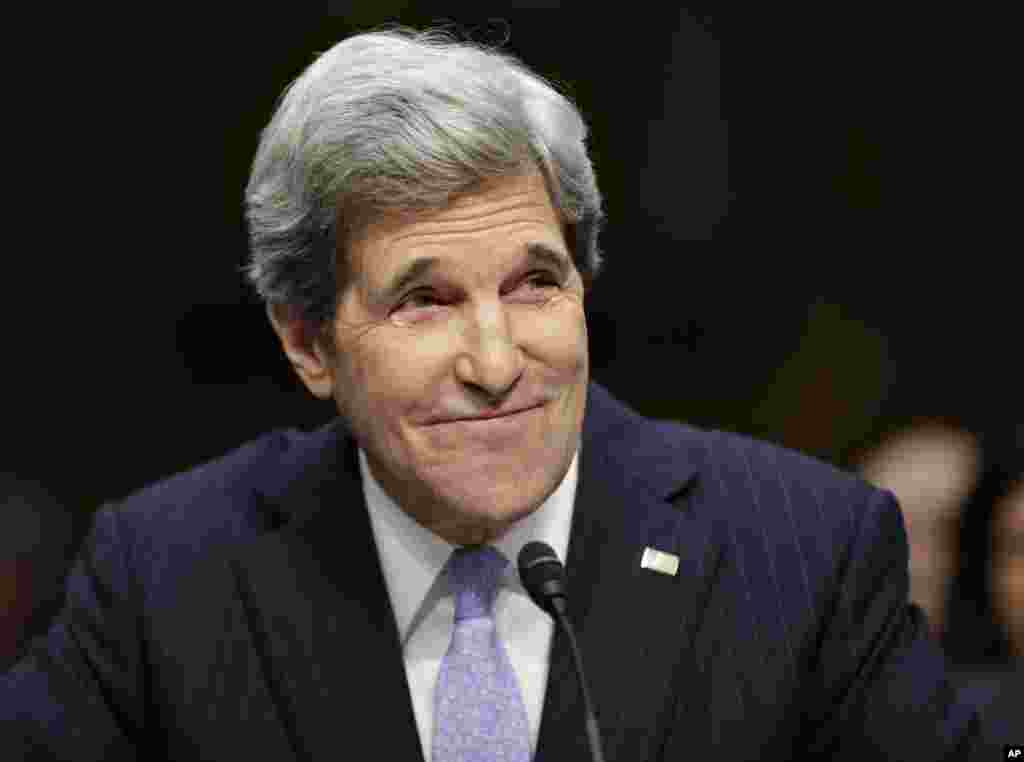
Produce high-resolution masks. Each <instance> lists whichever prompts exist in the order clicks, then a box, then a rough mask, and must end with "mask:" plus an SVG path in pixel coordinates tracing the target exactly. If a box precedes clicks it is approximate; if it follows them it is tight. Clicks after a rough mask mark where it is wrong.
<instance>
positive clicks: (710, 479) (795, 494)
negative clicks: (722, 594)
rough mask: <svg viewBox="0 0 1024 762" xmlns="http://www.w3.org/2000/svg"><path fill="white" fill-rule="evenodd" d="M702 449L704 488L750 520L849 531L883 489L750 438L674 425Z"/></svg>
mask: <svg viewBox="0 0 1024 762" xmlns="http://www.w3.org/2000/svg"><path fill="white" fill-rule="evenodd" d="M676 431H677V436H679V437H680V438H681V439H685V440H686V441H687V442H688V443H689V444H688V447H689V448H690V450H691V451H693V452H699V456H698V457H699V458H700V465H699V469H700V472H701V476H702V479H701V483H702V490H701V491H702V492H703V493H704V494H705V495H706V496H707V497H708V498H709V499H713V500H721V501H724V504H727V505H729V506H730V508H731V510H730V511H729V512H728V513H729V515H730V516H732V517H734V518H739V517H740V516H743V515H747V516H748V517H749V518H750V520H751V521H755V522H757V523H761V522H763V521H769V522H771V521H776V520H778V521H782V519H785V522H784V523H788V522H789V521H801V520H804V519H813V520H814V522H815V523H816V522H818V521H824V522H825V523H829V524H831V523H833V522H836V521H838V522H841V523H843V524H845V525H846V526H847V530H848V531H854V529H855V526H856V525H857V524H859V523H860V520H861V518H862V516H861V513H862V512H863V511H864V510H865V508H866V506H867V504H868V503H869V501H871V500H872V499H876V498H878V497H879V495H880V494H881V491H880V490H878V489H877V488H875V487H874V486H872V485H871V484H869V483H868V482H867V481H865V480H864V479H862V478H860V477H859V476H858V475H856V474H854V473H850V472H848V471H844V470H842V469H840V468H838V467H836V466H834V465H832V464H830V463H827V462H825V461H823V460H821V459H819V458H816V457H813V456H810V455H807V454H805V453H802V452H799V451H796V450H792V449H788V448H786V447H783V446H780V445H778V444H775V443H772V442H768V441H764V440H760V439H755V438H753V437H751V436H748V435H744V434H738V433H734V432H727V431H719V430H706V431H705V430H700V429H694V428H693V427H689V426H687V427H682V428H678V429H676Z"/></svg>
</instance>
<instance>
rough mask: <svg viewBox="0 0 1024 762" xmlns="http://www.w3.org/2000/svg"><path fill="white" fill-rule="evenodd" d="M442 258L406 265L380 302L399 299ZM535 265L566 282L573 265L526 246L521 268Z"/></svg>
mask: <svg viewBox="0 0 1024 762" xmlns="http://www.w3.org/2000/svg"><path fill="white" fill-rule="evenodd" d="M442 261H443V260H442V259H441V258H440V257H418V258H417V259H414V260H412V261H411V262H409V264H407V265H405V266H404V267H403V268H402V269H401V270H399V271H398V274H397V275H395V276H394V277H393V278H392V279H391V282H390V283H389V284H388V285H387V286H385V287H384V288H383V289H382V290H381V292H380V301H382V302H390V301H392V300H393V299H397V298H398V297H399V296H400V295H401V294H402V292H403V291H404V290H405V289H406V288H408V287H409V286H410V285H412V284H413V283H415V282H417V281H419V280H421V279H423V278H424V277H426V276H427V275H428V274H430V273H431V272H432V271H434V270H436V269H437V268H438V267H439V266H440V265H441V263H442ZM535 265H549V266H551V267H553V268H554V269H555V270H557V271H558V276H559V279H560V280H565V278H566V276H567V275H568V274H569V269H570V268H571V267H572V264H571V263H570V262H569V259H568V258H567V257H566V255H565V254H562V253H561V252H560V251H558V250H557V249H553V248H551V247H550V246H547V245H546V244H543V243H530V244H527V245H526V256H525V257H523V259H522V260H521V261H520V263H519V267H520V268H526V267H533V266H535Z"/></svg>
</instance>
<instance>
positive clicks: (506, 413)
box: [434, 403, 543, 425]
mask: <svg viewBox="0 0 1024 762" xmlns="http://www.w3.org/2000/svg"><path fill="white" fill-rule="evenodd" d="M540 407H543V403H541V404H539V405H531V406H530V407H520V408H516V409H514V410H501V411H496V412H492V413H484V414H482V415H477V416H471V417H465V418H447V419H445V420H441V421H434V424H435V425H436V424H442V423H480V422H483V421H493V420H499V419H502V418H512V417H513V416H517V415H519V414H521V413H528V412H529V411H531V410H536V409H538V408H540Z"/></svg>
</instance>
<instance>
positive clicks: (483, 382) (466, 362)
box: [455, 305, 524, 402]
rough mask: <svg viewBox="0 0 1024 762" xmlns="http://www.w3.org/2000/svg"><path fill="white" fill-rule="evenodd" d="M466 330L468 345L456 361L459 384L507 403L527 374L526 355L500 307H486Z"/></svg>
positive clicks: (480, 308)
mask: <svg viewBox="0 0 1024 762" xmlns="http://www.w3.org/2000/svg"><path fill="white" fill-rule="evenodd" d="M471 323H472V324H471V325H469V326H468V327H467V329H466V330H465V332H464V333H465V342H464V343H463V347H462V348H461V349H460V352H459V354H458V356H457V357H456V358H455V375H456V377H457V378H458V380H459V381H461V382H462V383H463V384H466V385H467V386H470V387H472V388H473V389H474V391H477V392H479V393H481V394H482V395H484V396H486V397H487V398H489V401H491V402H497V401H500V400H501V399H503V398H504V397H505V396H506V395H507V394H508V392H509V391H510V390H511V389H512V388H513V387H514V386H515V384H516V381H517V380H518V379H519V377H520V376H521V375H522V374H523V367H524V360H523V353H522V350H521V349H520V347H519V346H518V344H517V343H516V341H515V339H514V337H513V335H512V332H511V331H510V329H509V324H508V315H507V314H506V313H505V311H504V309H503V308H502V307H500V306H497V307H494V306H488V305H482V306H480V307H479V308H478V309H477V310H476V315H475V319H474V320H473V321H471Z"/></svg>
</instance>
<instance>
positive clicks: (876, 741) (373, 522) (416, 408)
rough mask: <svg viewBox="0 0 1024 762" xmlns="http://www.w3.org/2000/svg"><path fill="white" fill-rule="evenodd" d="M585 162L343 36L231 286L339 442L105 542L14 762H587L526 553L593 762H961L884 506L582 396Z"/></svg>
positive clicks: (23, 680)
mask: <svg viewBox="0 0 1024 762" xmlns="http://www.w3.org/2000/svg"><path fill="white" fill-rule="evenodd" d="M585 133H586V131H585V127H584V125H583V122H582V120H581V118H580V116H579V115H578V113H577V112H576V111H575V109H574V108H573V107H572V106H571V104H569V103H568V102H567V101H566V100H565V99H563V98H562V97H561V96H559V95H558V94H557V93H555V92H554V91H553V90H552V89H551V88H550V87H548V86H547V85H546V84H544V83H543V82H542V81H541V80H540V79H538V78H536V77H535V76H533V75H532V74H530V73H529V72H528V71H527V70H526V69H525V68H523V67H522V66H520V65H519V64H517V63H515V62H514V61H513V60H511V59H509V58H505V57H502V56H500V55H498V54H497V53H494V52H490V51H483V50H478V49H475V48H473V47H471V46H467V45H455V44H449V42H447V41H446V40H445V39H444V38H443V37H442V36H440V35H437V34H424V35H415V34H411V33H405V32H397V31H396V32H390V33H383V34H367V35H360V36H356V37H353V38H351V39H349V40H347V41H344V42H342V43H340V44H339V45H337V46H335V47H334V48H333V49H331V50H330V51H328V52H327V53H325V54H324V55H322V56H321V57H320V58H319V59H318V60H317V61H316V62H315V63H314V64H313V65H312V66H310V68H309V69H308V70H307V71H306V72H305V73H304V74H303V75H302V76H301V77H300V78H299V79H298V80H297V81H296V82H295V83H294V84H293V85H292V87H291V88H290V89H289V91H288V92H287V95H286V97H285V98H284V99H283V100H282V102H281V103H280V105H279V108H278V110H277V112H276V114H275V115H274V117H273V119H272V121H271V122H270V124H269V126H268V127H267V129H266V130H265V131H264V134H263V138H262V142H261V145H260V147H259V150H258V153H257V156H256V159H255V162H254V166H253V171H252V177H251V180H250V184H249V187H248V191H247V205H248V215H249V222H250V228H251V234H252V264H251V267H250V269H249V275H250V277H251V279H252V280H253V282H254V283H255V285H256V287H257V289H258V291H259V293H260V294H261V295H262V296H263V297H264V298H265V299H266V302H267V305H268V314H269V317H270V320H271V322H272V323H273V326H274V329H275V330H276V332H277V334H278V336H279V337H280V340H281V343H282V346H283V348H284V351H285V353H286V355H287V356H288V358H289V359H290V361H291V363H292V364H293V366H294V368H295V370H296V372H297V373H298V375H299V377H300V378H301V379H302V381H303V382H304V384H305V385H306V386H307V387H308V388H309V390H310V391H311V392H312V393H313V394H315V395H317V396H319V397H322V398H333V399H334V400H335V402H336V403H337V407H338V410H339V412H340V416H339V418H338V420H337V421H336V422H335V423H333V424H331V425H329V426H326V427H324V428H323V429H321V430H319V431H316V432H313V433H300V432H296V431H287V432H276V433H273V434H270V435H268V436H266V437H264V438H261V439H259V440H257V441H255V442H253V443H250V444H248V445H246V446H244V447H242V448H240V449H239V450H237V451H235V452H233V453H231V454H229V455H227V456H225V457H224V458H222V459H220V460H217V461H214V462H211V463H208V464H205V465H203V466H200V467H198V468H196V469H194V470H192V471H189V472H187V473H185V474H182V475H179V476H177V477H174V478H172V479H169V480H167V481H164V482H162V483H160V484H157V485H154V486H152V487H149V488H147V489H145V490H142V491H141V492H139V493H137V494H135V495H133V496H131V497H129V498H127V499H126V500H124V501H122V502H121V503H120V504H118V505H111V506H107V507H105V508H104V509H102V510H101V511H100V512H99V514H98V515H97V517H96V521H95V526H94V529H93V533H92V536H91V538H90V540H89V543H88V544H87V547H86V550H85V551H84V552H83V554H82V556H81V558H80V560H79V562H78V564H77V566H76V569H75V572H74V573H73V575H72V577H71V579H70V581H69V583H68V605H67V608H66V610H65V611H64V612H63V614H62V615H61V617H60V618H59V619H58V621H57V622H56V624H55V625H54V628H53V629H52V631H51V632H50V633H49V635H48V636H47V637H46V638H45V639H44V640H41V641H40V642H37V643H36V644H35V645H34V647H33V648H32V649H31V651H30V652H29V653H28V654H27V656H26V658H25V659H24V660H23V661H22V663H21V664H20V665H18V666H17V667H16V669H15V670H13V671H12V672H11V673H10V674H9V675H7V676H6V677H5V678H4V682H3V683H0V705H2V707H3V709H2V712H3V721H4V723H5V730H4V732H5V733H6V734H7V737H8V738H9V740H10V743H11V744H12V745H13V748H15V749H16V750H17V751H18V752H21V753H23V754H25V755H26V756H28V755H30V754H31V753H32V752H34V751H38V752H39V756H40V758H51V757H54V756H55V757H58V758H64V759H114V758H121V757H130V756H133V755H135V754H138V755H139V756H140V757H143V758H146V759H150V758H159V757H167V758H169V759H175V760H179V759H198V758H202V759H235V758H248V757H255V758H258V759H292V758H299V759H339V758H341V759H347V758H373V759H383V760H406V759H420V758H422V759H425V760H430V761H431V762H443V760H452V759H465V758H476V759H486V758H490V756H491V752H492V751H493V750H497V749H498V748H499V747H500V749H501V750H502V751H503V752H504V751H507V750H510V749H511V750H512V751H510V752H509V753H508V754H507V755H504V756H503V757H502V758H513V759H527V758H530V757H531V756H532V758H534V759H537V760H558V761H559V762H563V761H565V760H584V759H590V751H589V749H588V746H587V740H586V738H587V736H586V734H585V733H584V731H583V728H584V725H583V723H584V717H583V710H582V700H581V692H580V688H579V684H578V682H577V680H576V677H575V676H574V674H573V670H572V662H571V659H570V652H569V650H568V643H567V641H566V639H565V637H564V635H563V634H562V633H561V632H559V633H555V632H554V627H553V625H552V622H551V620H550V619H549V618H548V617H547V615H546V614H544V613H543V612H542V611H541V610H540V609H539V608H538V607H537V606H535V605H533V603H532V602H531V601H530V600H529V599H528V597H527V596H526V595H525V594H524V592H523V590H522V588H521V586H520V583H519V580H518V577H517V575H516V574H515V571H514V566H515V559H516V557H517V555H518V553H519V550H520V548H522V547H523V545H524V544H525V543H527V542H528V541H531V540H542V541H544V542H547V543H549V544H550V545H551V546H552V547H553V548H554V549H555V551H556V553H557V554H558V555H559V556H560V557H561V558H563V559H565V561H566V568H567V573H568V585H569V590H570V603H569V607H570V618H571V620H572V621H573V623H574V624H575V627H576V629H577V631H578V634H579V642H580V645H581V647H582V651H583V653H584V654H585V655H586V656H585V663H586V665H587V667H588V670H589V672H588V680H589V684H590V686H591V692H592V694H593V697H594V704H595V707H596V714H597V718H598V720H599V724H600V729H601V734H602V738H603V744H604V752H605V757H606V758H607V759H608V760H662V759H664V760H675V759H719V758H721V759H731V760H739V759H751V760H752V759H774V758H780V759H785V758H792V757H794V756H808V757H814V756H816V757H819V758H822V759H847V758H848V759H858V760H860V759H867V758H878V757H883V756H886V755H888V756H889V757H891V758H894V759H916V758H920V759H939V758H943V756H944V755H946V754H947V753H948V754H954V755H957V756H964V755H966V754H967V753H968V751H969V750H970V749H971V748H974V747H978V743H979V742H978V740H977V734H978V727H977V726H978V714H977V711H976V710H975V709H974V708H972V707H968V706H960V705H958V704H956V703H955V701H954V696H953V695H952V694H951V691H950V689H949V687H948V685H947V683H946V681H945V679H944V677H943V668H942V657H941V654H940V653H939V652H938V651H936V650H935V648H934V646H932V645H930V644H929V643H928V642H927V640H926V637H925V632H926V627H925V622H924V620H923V617H922V616H921V614H920V611H919V610H918V609H916V608H913V607H908V606H907V604H906V596H907V547H906V537H905V534H904V529H903V525H902V522H901V517H900V513H899V510H898V508H897V506H896V503H895V501H894V500H893V498H892V496H891V494H889V493H886V492H882V491H878V490H875V489H873V488H871V487H870V486H868V485H867V484H866V483H863V482H861V481H858V480H855V479H854V478H853V477H850V476H845V475H842V474H840V473H838V472H836V471H834V470H832V469H830V468H828V467H826V466H824V465H822V464H819V463H816V462H814V461H811V460H809V459H806V458H803V457H801V456H799V455H796V454H793V453H788V452H785V451H781V450H778V449H775V448H772V447H769V446H767V445H762V444H758V443H755V442H752V441H748V440H746V439H742V438H739V437H736V436H731V435H726V434H721V433H708V432H702V431H698V430H696V429H693V428H690V427H687V426H684V425H681V424H676V423H671V422H658V421H650V420H645V419H643V418H641V417H640V416H638V415H637V414H635V413H634V412H632V411H630V410H629V409H628V408H626V407H625V406H624V405H622V404H621V403H620V402H618V401H616V400H615V399H614V398H613V397H612V396H611V395H609V394H608V392H607V391H606V390H604V389H602V388H601V387H600V386H598V385H597V384H594V383H592V382H590V380H589V376H588V356H587V333H586V320H585V310H584V305H585V297H586V294H587V291H588V289H589V286H590V284H591V283H592V282H593V278H594V277H595V276H596V274H597V273H598V270H599V266H600V255H599V252H598V248H597V234H598V230H599V228H600V224H601V220H602V213H601V197H600V194H599V192H598V190H597V185H596V182H595V178H594V173H593V171H592V169H591V165H590V161H589V159H588V158H587V154H586V150H585V147H584V137H585ZM496 551H497V552H496ZM652 551H657V552H658V553H655V554H653V557H654V558H655V559H656V562H655V563H645V562H644V560H645V559H650V558H651V557H652ZM499 552H500V555H499ZM502 557H503V559H504V560H505V561H508V562H510V563H509V564H508V565H506V566H505V567H504V570H502V567H501V565H500V563H496V565H493V566H488V567H487V568H488V569H496V570H497V571H495V572H493V573H491V572H488V573H491V576H492V579H491V582H492V583H493V584H494V585H498V587H497V588H494V587H492V588H490V589H488V590H487V591H486V592H481V591H482V590H483V588H480V589H477V588H471V585H470V583H469V582H466V583H465V584H464V580H463V572H462V571H461V570H462V569H464V566H463V565H461V563H462V562H461V560H462V559H466V558H472V559H486V563H487V564H491V562H492V561H494V559H498V561H499V562H500V561H502ZM474 563H475V562H474ZM482 564H483V562H481V565H482ZM472 565H473V564H470V566H472ZM457 569H458V570H457ZM466 576H467V577H468V576H472V575H470V574H468V573H467V574H466ZM479 576H480V577H483V576H486V575H485V574H481V575H479ZM472 584H476V581H473V582H472ZM474 596H475V598H474ZM467 601H469V603H467ZM470 604H472V605H477V609H476V610H470V609H472V606H471V605H470ZM467 607H469V609H467ZM467 610H468V611H469V613H466V611H467ZM460 612H461V613H460ZM474 623H475V624H474ZM481 623H483V625H484V627H482V628H478V629H476V630H474V629H473V628H474V627H476V625H479V624H481ZM488 627H489V629H488ZM480 632H483V633H484V636H483V637H482V638H479V639H476V638H477V634H479V633H480ZM474 633H476V634H474ZM466 642H471V644H473V648H475V649H477V652H474V653H472V654H467V651H466V649H465V648H464V646H465V644H466ZM485 652H486V653H485ZM470 657H472V658H470ZM475 658H479V659H480V660H481V661H480V664H485V665H486V666H481V667H479V668H478V667H476V666H474V663H472V659H475ZM460 660H461V661H460ZM467 660H468V661H467ZM459 670H463V671H461V672H460V671H459ZM499 676H500V679H499ZM456 678H457V679H456ZM481 684H486V687H485V689H484V690H480V689H479V688H480V685H481ZM474 703H475V705H474ZM467 704H468V705H467ZM488 720H489V721H490V726H489V727H487V728H486V729H482V728H483V724H485V723H486V722H487V721H488ZM474 723H477V724H474ZM474 744H476V747H475V749H469V748H468V747H470V746H473V745H474ZM489 744H490V745H489ZM472 753H476V754H478V755H479V756H476V757H466V756H464V755H465V754H472ZM494 757H495V758H497V753H496V752H495V755H494Z"/></svg>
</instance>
